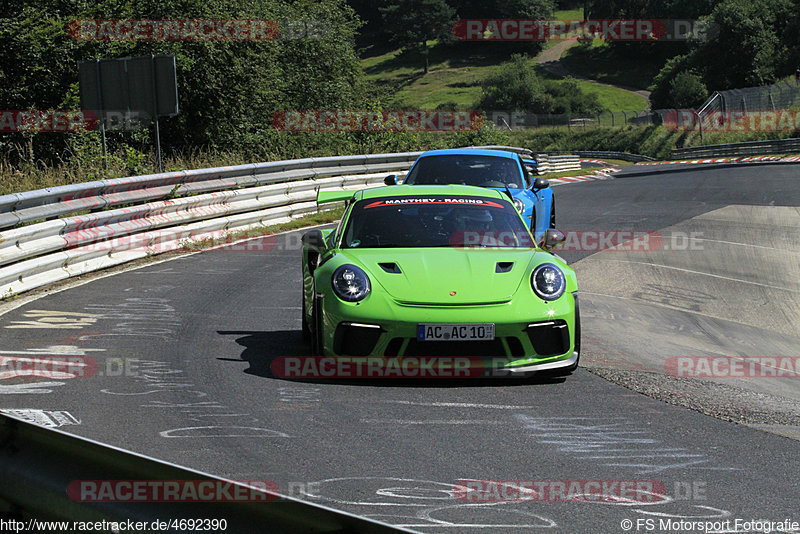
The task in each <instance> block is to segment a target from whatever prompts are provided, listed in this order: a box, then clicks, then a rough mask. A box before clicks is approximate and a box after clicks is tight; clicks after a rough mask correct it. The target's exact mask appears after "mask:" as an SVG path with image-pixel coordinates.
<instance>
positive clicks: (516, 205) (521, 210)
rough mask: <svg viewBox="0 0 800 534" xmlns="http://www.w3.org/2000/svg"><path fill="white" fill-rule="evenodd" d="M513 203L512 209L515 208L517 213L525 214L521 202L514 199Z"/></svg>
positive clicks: (523, 205)
mask: <svg viewBox="0 0 800 534" xmlns="http://www.w3.org/2000/svg"><path fill="white" fill-rule="evenodd" d="M513 202H514V207H515V208H517V211H518V212H520V213H525V204H523V202H522V201H521V200H520V199H518V198H515V199H514V200H513Z"/></svg>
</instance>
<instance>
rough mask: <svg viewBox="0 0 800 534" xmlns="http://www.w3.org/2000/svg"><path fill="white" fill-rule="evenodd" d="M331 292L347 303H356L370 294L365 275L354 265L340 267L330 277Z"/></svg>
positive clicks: (367, 279)
mask: <svg viewBox="0 0 800 534" xmlns="http://www.w3.org/2000/svg"><path fill="white" fill-rule="evenodd" d="M331 285H332V286H333V292H334V293H336V296H337V297H339V298H340V299H342V300H344V301H347V302H358V301H359V300H362V299H363V298H364V297H366V296H367V295H368V294H369V292H370V285H369V278H368V277H367V273H365V272H364V271H362V270H361V269H360V268H358V267H356V266H355V265H342V266H341V267H339V268H338V269H336V270H335V271H334V272H333V276H332V277H331Z"/></svg>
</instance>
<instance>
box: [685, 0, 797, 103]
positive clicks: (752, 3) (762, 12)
mask: <svg viewBox="0 0 800 534" xmlns="http://www.w3.org/2000/svg"><path fill="white" fill-rule="evenodd" d="M796 13H797V5H796V3H794V2H792V0H723V1H722V2H720V3H719V4H717V6H716V7H715V8H714V11H713V12H712V13H711V17H710V18H711V20H712V21H713V22H714V23H716V24H718V25H719V35H718V36H716V37H715V38H714V39H711V40H709V41H706V42H703V43H700V44H699V45H698V47H697V49H696V50H695V51H694V54H693V57H692V63H693V64H694V65H697V66H700V67H701V68H702V69H704V72H705V76H704V78H705V82H706V85H707V86H709V87H712V88H714V89H715V90H722V89H730V88H736V87H747V86H755V85H765V84H768V83H772V82H774V81H775V80H776V79H777V78H779V77H780V76H781V74H785V73H788V72H789V65H788V61H789V57H790V56H789V50H788V48H787V46H786V43H785V42H783V40H782V37H783V35H784V33H785V32H786V30H787V23H788V22H789V21H791V20H792V19H794V20H795V21H796V20H797V14H796ZM793 31H794V32H797V31H798V28H797V27H796V26H795V27H794V29H793Z"/></svg>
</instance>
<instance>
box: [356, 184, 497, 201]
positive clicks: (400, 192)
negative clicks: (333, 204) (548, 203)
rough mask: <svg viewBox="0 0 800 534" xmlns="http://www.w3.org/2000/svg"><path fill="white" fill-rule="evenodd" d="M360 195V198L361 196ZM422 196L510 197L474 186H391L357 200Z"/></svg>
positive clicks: (359, 193)
mask: <svg viewBox="0 0 800 534" xmlns="http://www.w3.org/2000/svg"><path fill="white" fill-rule="evenodd" d="M359 195H360V196H359ZM421 195H459V196H470V197H488V198H503V199H506V200H509V199H508V196H507V195H506V194H504V193H501V192H500V191H496V190H494V189H487V188H485V187H475V186H474V185H415V186H408V185H389V186H386V187H375V188H372V189H364V190H363V191H359V192H358V193H357V194H356V195H355V198H356V200H361V199H368V198H384V197H398V196H415V197H418V196H421Z"/></svg>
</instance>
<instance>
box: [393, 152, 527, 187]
mask: <svg viewBox="0 0 800 534" xmlns="http://www.w3.org/2000/svg"><path fill="white" fill-rule="evenodd" d="M403 183H404V184H412V185H450V184H460V185H476V186H479V187H497V188H504V187H508V188H510V189H522V188H524V187H525V184H524V182H523V178H522V175H521V173H520V170H519V165H518V163H517V162H516V161H515V160H514V159H511V158H503V157H499V156H483V155H469V154H451V155H442V156H425V157H423V158H420V159H419V160H418V161H417V163H416V165H414V168H413V169H411V172H409V173H408V176H406V179H405V181H404V182H403Z"/></svg>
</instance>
